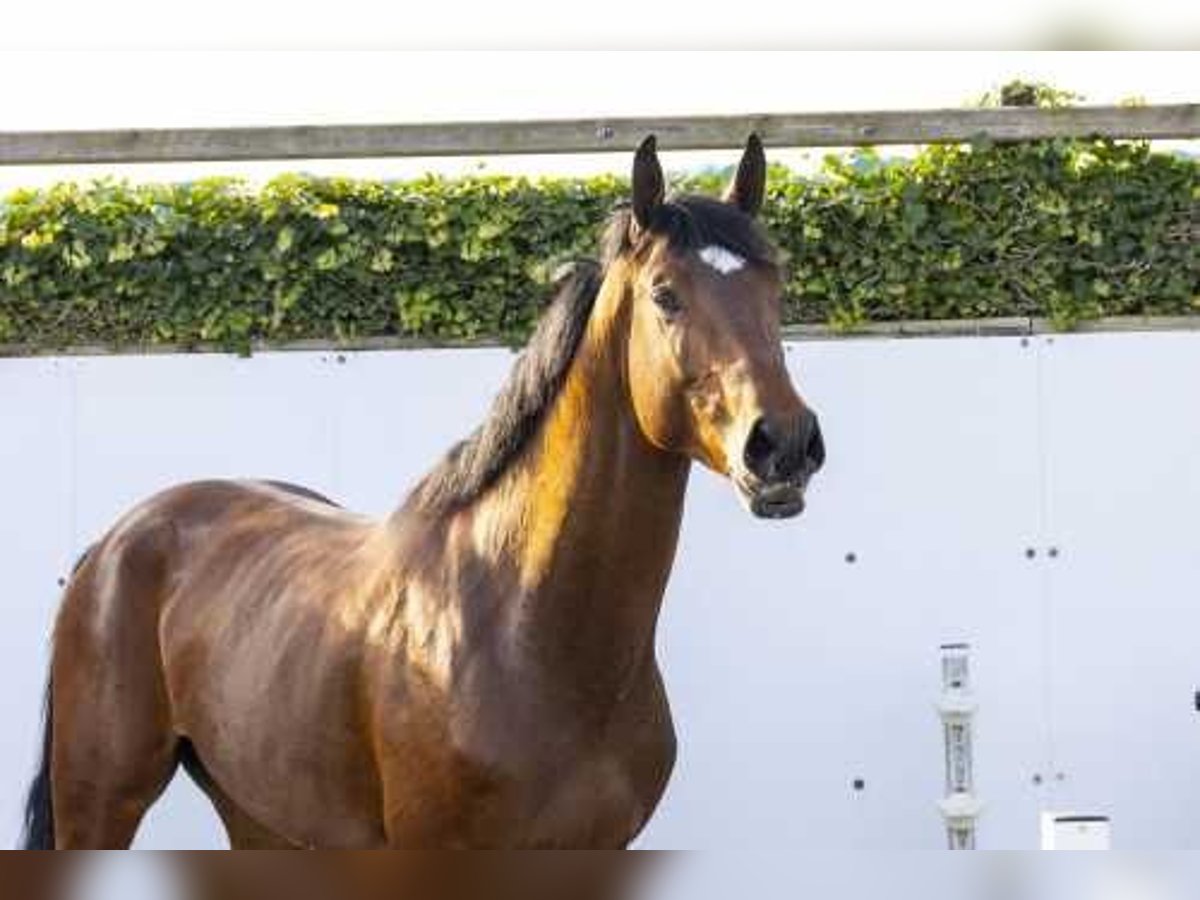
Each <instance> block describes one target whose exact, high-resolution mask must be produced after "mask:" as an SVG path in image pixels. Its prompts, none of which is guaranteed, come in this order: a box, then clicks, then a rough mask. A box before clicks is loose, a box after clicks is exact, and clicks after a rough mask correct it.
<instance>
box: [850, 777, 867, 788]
mask: <svg viewBox="0 0 1200 900" xmlns="http://www.w3.org/2000/svg"><path fill="white" fill-rule="evenodd" d="M851 786H852V787H853V788H854V790H856V791H861V790H864V789H865V788H866V786H867V783H866V781H864V780H863V779H861V778H855V779H854V781H853V782H852V785H851Z"/></svg>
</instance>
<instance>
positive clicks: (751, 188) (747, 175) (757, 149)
mask: <svg viewBox="0 0 1200 900" xmlns="http://www.w3.org/2000/svg"><path fill="white" fill-rule="evenodd" d="M766 187H767V155H766V154H765V153H763V145H762V141H761V140H759V137H758V135H757V134H751V135H750V137H749V139H748V140H747V141H746V150H745V152H744V153H742V161H741V162H740V163H738V168H737V174H736V175H734V176H733V181H731V182H730V183H729V188H728V189H727V190H726V191H725V202H726V203H732V204H733V205H734V206H736V207H737V208H738V209H740V210H741V211H742V212H744V213H745V214H746V215H748V216H756V215H758V211H759V210H760V209H762V204H763V194H764V192H765V191H766Z"/></svg>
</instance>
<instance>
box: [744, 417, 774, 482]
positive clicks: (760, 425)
mask: <svg viewBox="0 0 1200 900" xmlns="http://www.w3.org/2000/svg"><path fill="white" fill-rule="evenodd" d="M777 447H778V444H777V442H776V440H775V436H774V435H773V434H772V433H771V428H770V426H769V425H768V424H767V420H766V419H764V418H759V419H758V421H756V422H755V423H754V425H753V426H752V427H751V429H750V436H749V437H748V438H747V439H746V450H745V453H744V454H743V457H744V459H745V462H746V468H747V469H749V470H750V471H751V472H753V473H754V474H755V475H757V476H758V477H759V478H763V479H767V480H769V479H770V478H771V476H772V469H773V461H774V458H775V454H776V448H777Z"/></svg>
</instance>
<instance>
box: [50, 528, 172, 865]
mask: <svg viewBox="0 0 1200 900" xmlns="http://www.w3.org/2000/svg"><path fill="white" fill-rule="evenodd" d="M114 543H115V544H116V546H112V545H109V546H101V547H100V548H98V550H97V551H96V552H94V553H93V554H92V555H91V556H90V558H89V559H88V560H87V562H86V563H85V565H84V566H83V567H82V568H81V569H80V571H79V572H78V573H76V576H75V578H74V579H72V583H71V586H70V588H69V589H68V591H67V596H66V598H65V602H64V604H63V609H62V613H61V615H60V617H59V621H58V626H57V629H56V633H55V642H54V660H53V665H52V668H51V691H52V699H53V703H52V706H53V718H52V728H53V731H52V745H51V749H52V752H51V766H50V783H51V792H52V802H53V810H54V843H55V846H56V848H57V849H59V850H72V849H96V850H98V849H123V848H127V847H128V846H129V845H130V844H131V843H132V842H133V838H134V835H135V834H136V833H137V828H138V825H139V824H140V822H141V820H142V817H143V816H144V815H145V813H146V811H147V810H148V809H149V808H150V805H151V804H152V803H153V802H154V801H155V800H156V799H157V798H158V796H159V795H160V794H161V793H162V791H163V789H164V788H165V787H166V786H167V783H168V782H169V781H170V780H171V776H172V775H173V774H174V771H175V768H176V765H177V762H178V738H177V736H176V735H175V733H174V731H173V729H172V725H171V713H170V707H169V703H168V700H167V691H166V686H165V680H164V675H163V672H162V665H161V659H162V654H161V652H160V650H159V642H158V612H159V610H158V606H159V604H158V597H157V596H156V595H157V594H158V590H157V588H158V587H159V585H160V584H161V583H162V579H161V577H160V575H161V572H162V568H163V567H162V555H161V553H159V552H157V548H154V547H152V546H147V545H146V544H145V543H143V544H141V546H136V545H132V546H131V544H130V543H124V545H123V546H122V543H123V542H121V541H116V542H114Z"/></svg>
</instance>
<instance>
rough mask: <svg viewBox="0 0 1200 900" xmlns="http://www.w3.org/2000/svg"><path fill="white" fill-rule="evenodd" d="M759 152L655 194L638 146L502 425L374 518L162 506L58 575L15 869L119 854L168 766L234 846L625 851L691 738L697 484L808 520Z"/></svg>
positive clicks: (213, 500)
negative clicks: (680, 653) (689, 505)
mask: <svg viewBox="0 0 1200 900" xmlns="http://www.w3.org/2000/svg"><path fill="white" fill-rule="evenodd" d="M765 175H766V161H765V157H764V154H763V148H762V144H761V143H760V142H759V140H758V139H757V137H754V136H752V137H751V139H750V140H749V141H748V143H747V146H746V149H745V152H744V154H743V156H742V159H741V162H740V164H739V166H738V168H737V172H736V174H735V176H734V178H733V179H732V182H731V184H730V187H729V189H728V190H727V192H726V195H725V196H724V197H723V198H722V199H714V198H705V197H695V196H683V197H678V198H674V199H667V198H666V196H665V191H664V179H663V173H662V168H661V166H660V164H659V161H658V157H657V153H656V146H655V141H654V138H653V136H651V137H650V138H647V139H646V141H645V142H644V143H642V145H641V146H640V148H639V149H638V150H637V153H636V154H635V157H634V162H633V178H632V191H631V194H632V196H631V200H630V202H629V203H628V204H627V205H626V206H625V207H624V208H622V209H619V210H618V211H617V212H616V213H615V214H614V216H613V218H612V219H611V221H610V223H609V226H608V229H607V232H606V235H605V239H604V242H603V243H604V251H603V253H602V257H601V262H600V263H580V264H578V265H576V266H575V267H574V269H573V270H572V271H571V272H570V273H569V274H567V275H565V276H564V277H562V278H561V279H560V280H559V283H558V285H557V289H556V294H555V296H554V299H553V300H552V302H551V303H550V305H549V307H548V309H547V310H546V312H545V313H544V314H543V316H542V318H541V320H540V322H539V324H538V326H537V328H536V329H535V332H534V334H533V336H532V337H531V339H530V341H529V343H528V345H527V347H526V348H525V350H524V352H523V354H522V355H521V357H520V358H519V359H518V361H517V362H516V364H515V366H514V369H513V371H512V373H511V376H510V378H509V380H508V382H507V384H506V386H505V387H504V388H503V389H502V390H501V392H500V393H499V394H498V396H497V398H496V400H495V401H494V405H493V408H492V410H491V413H490V416H489V417H488V418H487V420H486V421H485V422H484V423H483V424H482V425H481V426H480V427H479V428H478V430H476V431H475V432H474V433H473V434H472V435H471V436H470V437H469V438H467V439H466V440H465V441H463V442H462V443H461V444H459V445H458V446H457V447H455V448H454V449H453V450H452V451H451V452H450V453H449V455H448V456H447V457H446V458H445V459H444V460H443V461H442V462H441V464H440V465H438V466H437V467H436V468H435V469H434V470H433V471H432V472H431V473H430V474H429V475H427V476H426V477H425V478H424V480H422V481H421V482H420V483H419V484H418V485H417V487H416V488H415V489H414V490H413V492H412V493H411V494H410V495H409V496H408V497H407V499H406V500H405V502H404V503H403V504H402V505H401V507H400V508H399V509H398V510H397V511H396V512H394V513H393V514H392V515H390V516H389V517H387V518H386V519H384V520H382V521H373V520H370V519H367V518H365V517H360V516H358V515H355V514H352V513H350V512H347V511H344V510H342V509H340V508H339V507H337V506H335V505H333V504H331V503H329V502H327V501H325V500H324V499H323V498H321V497H320V496H319V495H315V494H313V493H312V492H309V491H305V490H303V489H300V488H293V487H290V486H287V485H278V484H274V483H270V482H251V481H205V482H197V483H189V484H184V485H180V486H176V487H173V488H170V489H168V490H166V491H164V492H163V493H160V494H158V495H156V496H154V497H152V498H150V499H149V500H146V501H144V502H143V503H141V505H139V506H137V507H135V508H134V509H133V510H132V511H130V512H128V513H127V514H126V515H125V516H124V517H123V518H121V519H120V520H119V521H118V522H117V523H116V524H115V526H114V527H113V528H112V530H111V531H109V532H108V533H107V534H106V535H105V536H104V537H103V538H102V539H101V540H100V541H99V542H98V543H97V544H96V545H95V546H94V548H93V549H92V550H91V552H89V553H88V554H87V556H86V558H85V559H84V560H83V561H82V563H81V565H80V566H79V567H78V570H77V571H76V572H75V574H74V575H73V576H72V578H71V580H70V582H69V584H68V586H67V588H66V591H65V597H64V600H63V604H62V607H61V610H60V612H59V615H58V619H57V623H56V626H55V634H54V644H53V651H52V661H51V668H50V679H49V688H48V698H47V713H46V724H45V739H44V759H43V761H42V763H41V769H40V771H39V773H38V775H37V777H36V778H35V781H34V785H33V787H32V789H31V791H30V798H29V803H28V807H27V811H26V835H25V839H24V844H25V846H26V848H27V849H52V848H57V849H64V850H67V849H85V848H86V849H101V848H124V847H128V846H129V845H130V843H131V842H132V840H133V838H134V835H135V833H136V831H137V828H138V825H139V823H140V821H141V819H142V817H143V815H144V814H145V813H146V811H147V809H148V808H149V807H150V805H151V804H152V803H153V802H154V801H155V800H156V799H157V798H158V796H159V794H160V793H161V792H162V790H163V789H164V787H165V786H166V785H167V783H168V782H169V781H170V779H171V778H172V777H173V775H174V773H175V771H176V769H177V767H178V766H179V765H181V764H182V765H183V767H184V768H185V769H186V770H187V771H188V772H189V774H190V775H191V776H192V777H193V779H194V780H195V781H196V782H197V784H198V785H199V786H200V788H201V789H202V790H203V791H204V792H205V793H206V794H207V795H208V796H209V797H210V798H211V800H212V803H213V805H214V806H215V808H216V810H217V812H218V814H219V815H220V817H221V819H222V821H223V823H224V825H225V829H226V831H227V832H228V836H229V840H230V843H231V845H232V846H233V847H235V848H328V849H336V848H361V849H372V848H417V849H451V848H506V849H520V848H593V849H618V848H623V847H625V846H627V845H628V844H629V843H630V842H631V841H632V840H633V839H634V838H635V837H636V836H637V834H638V833H639V831H640V830H641V828H642V827H643V825H644V824H645V823H646V821H647V819H648V818H649V816H650V814H651V813H652V812H653V810H654V809H655V806H656V804H657V803H658V801H659V799H660V797H661V795H662V792H663V790H664V787H665V785H666V782H667V778H668V776H669V774H670V772H671V769H672V766H673V763H674V758H675V733H674V728H673V725H672V721H671V715H670V710H669V707H668V704H667V698H666V695H665V692H664V687H663V681H662V677H661V675H660V673H659V668H658V664H657V660H656V658H655V628H656V623H657V620H658V614H659V608H660V605H661V602H662V597H663V592H664V590H665V588H666V584H667V577H668V574H669V573H670V570H671V565H672V562H673V559H674V555H675V549H676V541H677V536H678V533H679V528H680V521H681V518H682V511H683V501H684V491H685V488H686V486H687V481H688V473H689V469H690V466H691V463H692V461H697V462H699V463H701V464H703V465H705V466H707V467H708V468H710V469H712V470H714V471H715V472H717V473H720V474H722V475H725V476H728V478H729V479H730V481H731V482H732V483H733V485H734V486H735V487H736V490H737V492H738V493H739V494H740V495H741V497H742V499H743V500H744V502H745V504H746V506H748V507H749V510H750V511H751V512H752V513H753V514H754V515H756V516H759V517H765V518H786V517H791V516H795V515H797V514H798V513H800V512H801V510H802V509H803V507H804V495H805V487H806V484H807V483H808V481H809V479H810V477H811V476H812V475H813V473H814V472H816V471H817V470H818V469H819V468H820V467H821V465H822V462H823V460H824V457H825V449H824V443H823V440H822V437H821V431H820V427H819V425H818V422H817V418H816V415H815V414H814V413H813V412H812V411H811V410H810V409H809V408H808V407H807V405H806V404H805V403H804V402H803V401H802V400H801V399H800V397H799V395H798V394H797V392H796V390H795V388H794V387H793V385H792V382H791V380H790V378H789V376H788V372H787V369H786V366H785V363H784V353H783V348H782V343H781V336H780V310H781V293H782V276H781V269H780V264H779V260H778V256H777V251H776V250H775V248H774V247H773V245H772V244H771V242H770V241H769V240H768V238H767V237H766V235H765V232H764V231H763V229H762V227H761V225H760V224H759V223H758V222H757V221H756V218H755V216H756V214H757V213H758V211H759V208H760V206H761V204H762V200H763V194H764V181H765Z"/></svg>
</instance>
